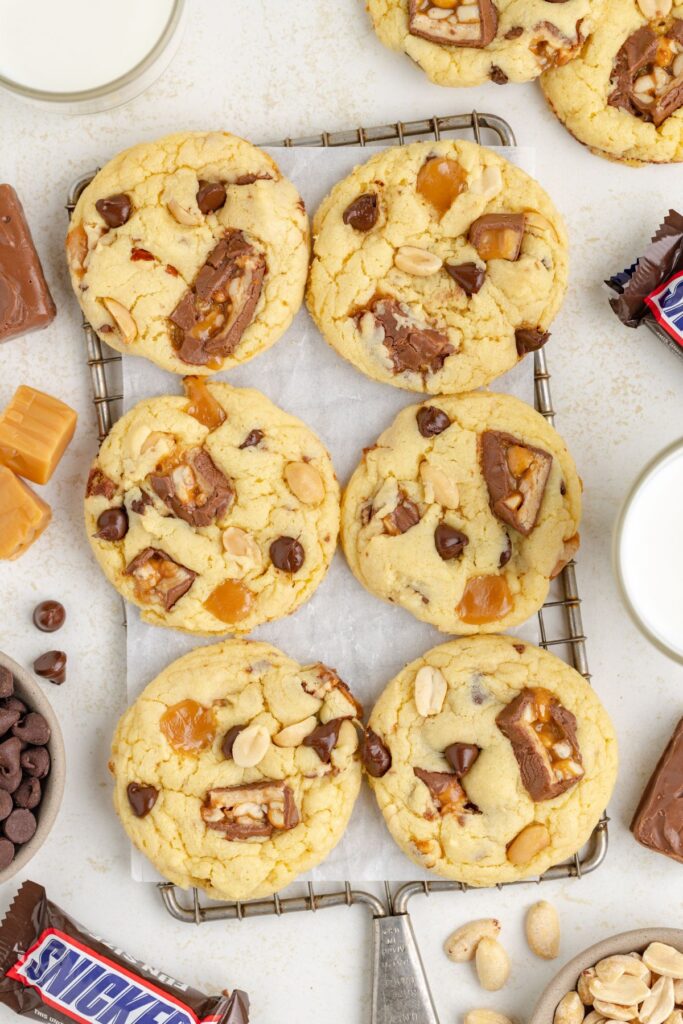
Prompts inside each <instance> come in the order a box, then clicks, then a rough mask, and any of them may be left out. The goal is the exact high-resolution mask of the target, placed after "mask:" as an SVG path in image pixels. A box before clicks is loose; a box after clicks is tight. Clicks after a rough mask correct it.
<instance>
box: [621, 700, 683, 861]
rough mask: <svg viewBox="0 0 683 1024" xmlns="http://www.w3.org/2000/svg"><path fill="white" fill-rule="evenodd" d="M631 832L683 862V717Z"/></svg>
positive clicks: (642, 801) (647, 790)
mask: <svg viewBox="0 0 683 1024" xmlns="http://www.w3.org/2000/svg"><path fill="white" fill-rule="evenodd" d="M631 832H632V833H633V835H634V837H635V838H636V839H637V840H638V842H639V843H640V844H641V845H642V846H645V847H647V848H648V849H649V850H654V851H655V853H663V854H664V856H665V857H671V859H672V860H677V861H678V862H679V863H680V864H683V718H682V719H681V720H680V721H679V722H678V724H677V725H676V728H675V729H674V732H673V735H672V737H671V739H670V740H669V742H668V744H667V746H666V749H665V750H664V752H663V754H662V756H661V757H660V759H659V762H658V764H657V767H656V768H655V770H654V772H653V773H652V775H651V777H650V780H649V782H648V784H647V786H646V787H645V790H644V792H643V795H642V797H641V798H640V803H639V804H638V807H637V809H636V813H635V815H634V818H633V821H632V822H631Z"/></svg>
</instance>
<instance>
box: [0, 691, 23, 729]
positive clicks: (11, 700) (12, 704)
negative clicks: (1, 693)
mask: <svg viewBox="0 0 683 1024" xmlns="http://www.w3.org/2000/svg"><path fill="white" fill-rule="evenodd" d="M0 707H2V708H4V709H5V710H6V711H16V712H17V713H18V715H25V714H26V712H27V711H28V708H27V707H26V705H25V704H24V702H23V700H19V698H18V697H4V698H3V699H2V701H0ZM15 721H16V719H15ZM12 725H14V722H12Z"/></svg>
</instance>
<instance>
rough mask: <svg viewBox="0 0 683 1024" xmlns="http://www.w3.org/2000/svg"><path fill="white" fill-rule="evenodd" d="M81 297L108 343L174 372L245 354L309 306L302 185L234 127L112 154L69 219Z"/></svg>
mask: <svg viewBox="0 0 683 1024" xmlns="http://www.w3.org/2000/svg"><path fill="white" fill-rule="evenodd" d="M66 251H67V260H68V264H69V271H70V274H71V282H72V284H73V288H74V291H75V293H76V297H77V299H78V301H79V303H80V305H81V308H82V310H83V313H84V314H85V316H86V318H87V320H88V321H89V322H90V324H91V325H92V326H93V328H94V329H95V331H96V332H97V334H98V335H99V336H100V338H101V339H102V340H103V341H106V343H107V344H108V345H111V346H112V348H115V349H118V351H119V352H130V353H133V354H134V355H142V356H146V357H147V358H148V359H151V360H152V362H154V363H157V364H158V365H159V366H162V367H163V368H164V369H166V370H171V371H172V372H173V373H182V374H185V373H195V374H209V373H214V372H216V371H217V370H222V369H227V368H229V367H231V366H235V365H237V364H238V363H244V362H246V361H247V360H248V359H251V358H252V357H253V356H255V355H258V353H259V352H262V351H264V350H265V349H267V348H269V347H270V346H271V345H272V344H273V343H274V342H276V341H277V339H278V338H279V337H280V336H281V335H282V334H283V333H284V331H285V330H286V329H287V327H288V326H289V324H290V323H291V321H292V318H293V317H294V314H295V313H296V311H297V310H298V308H299V306H300V305H301V301H302V298H303V291H304V285H305V282H306V274H307V271H308V257H309V228H308V218H307V216H306V211H305V208H304V204H303V202H302V200H301V197H300V196H299V193H298V192H297V190H296V189H295V187H294V186H293V185H292V184H291V182H289V181H288V180H287V179H286V178H285V177H283V175H282V173H281V172H280V170H279V168H278V167H277V164H275V162H274V161H273V160H272V159H271V158H270V157H269V156H267V154H266V153H264V152H262V150H260V149H257V148H256V147H255V146H252V145H251V143H249V142H245V141H244V140H243V139H239V138H237V137H236V136H234V135H229V134H228V133H227V132H209V133H201V132H186V133H183V134H177V135H169V136H167V137H166V138H163V139H159V141H158V142H149V143H141V144H140V145H138V146H134V147H133V148H132V149H129V150H126V151H125V152H123V153H120V154H119V155H118V156H116V157H114V159H113V160H111V161H110V162H109V163H108V164H107V165H106V166H105V167H103V168H102V170H101V171H100V172H99V173H98V174H96V175H95V177H94V179H93V180H92V182H91V183H90V184H89V185H88V186H87V188H86V189H85V190H84V191H83V194H82V195H81V197H80V199H79V200H78V203H77V204H76V208H75V210H74V212H73V214H72V217H71V224H70V227H69V233H68V235H67V239H66Z"/></svg>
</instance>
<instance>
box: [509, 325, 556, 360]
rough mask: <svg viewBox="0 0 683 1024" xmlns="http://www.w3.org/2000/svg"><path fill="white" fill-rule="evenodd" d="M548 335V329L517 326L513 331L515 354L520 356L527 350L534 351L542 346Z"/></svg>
mask: <svg viewBox="0 0 683 1024" xmlns="http://www.w3.org/2000/svg"><path fill="white" fill-rule="evenodd" d="M549 337H550V332H549V331H542V330H541V329H540V328H538V327H518V328H517V330H516V331H515V344H516V346H517V355H518V356H520V357H521V356H525V355H526V354H527V352H536V351H537V350H538V349H539V348H543V346H544V345H545V343H546V341H547V340H548V338H549Z"/></svg>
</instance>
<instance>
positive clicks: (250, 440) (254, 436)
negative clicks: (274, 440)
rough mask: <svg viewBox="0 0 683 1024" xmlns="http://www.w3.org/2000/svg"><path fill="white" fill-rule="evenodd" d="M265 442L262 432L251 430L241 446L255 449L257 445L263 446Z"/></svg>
mask: <svg viewBox="0 0 683 1024" xmlns="http://www.w3.org/2000/svg"><path fill="white" fill-rule="evenodd" d="M262 440H263V431H262V430H250V431H249V433H248V434H247V436H246V437H245V439H244V441H242V444H241V445H240V448H255V447H256V445H257V444H261V441H262Z"/></svg>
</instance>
